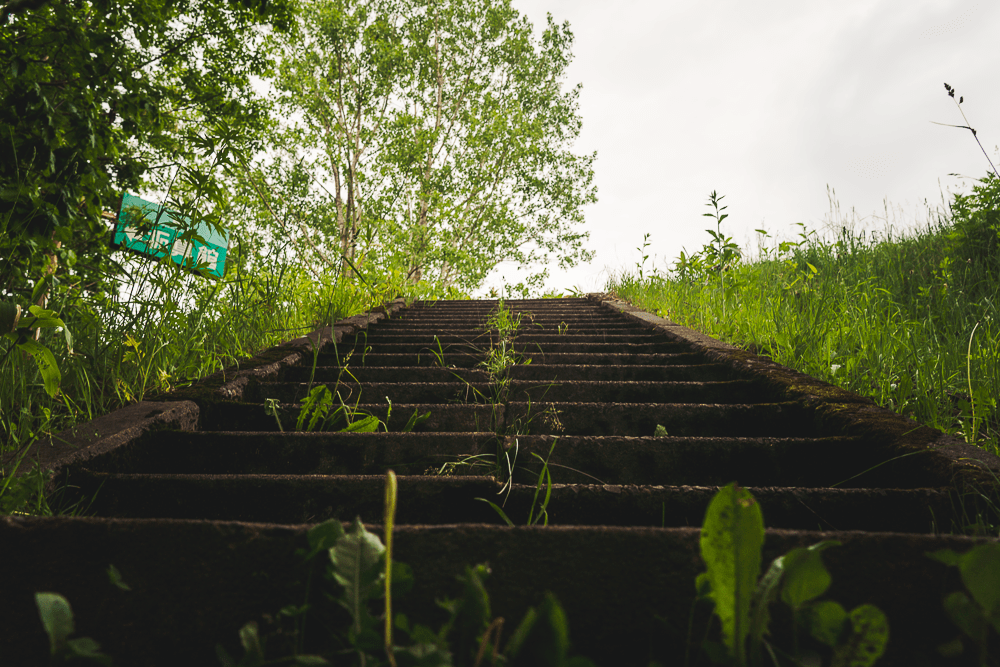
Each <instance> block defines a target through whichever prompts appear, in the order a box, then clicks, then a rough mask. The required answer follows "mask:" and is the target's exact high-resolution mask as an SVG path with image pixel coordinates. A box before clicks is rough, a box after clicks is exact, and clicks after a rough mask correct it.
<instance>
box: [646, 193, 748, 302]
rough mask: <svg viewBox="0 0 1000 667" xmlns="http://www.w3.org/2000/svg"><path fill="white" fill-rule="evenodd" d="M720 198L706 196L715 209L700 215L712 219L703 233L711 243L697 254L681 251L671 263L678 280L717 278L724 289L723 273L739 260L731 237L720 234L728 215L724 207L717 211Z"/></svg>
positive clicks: (739, 253)
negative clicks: (713, 222)
mask: <svg viewBox="0 0 1000 667" xmlns="http://www.w3.org/2000/svg"><path fill="white" fill-rule="evenodd" d="M723 199H725V196H722V197H720V196H718V195H717V194H716V193H715V191H714V190H713V191H712V193H711V194H710V195H709V198H708V205H709V206H711V207H713V208H714V209H715V210H714V212H712V213H703V214H702V215H703V216H705V217H708V218H715V229H706V230H705V231H706V232H708V234H709V236H711V237H712V241H711V242H710V243H706V244H705V245H704V246H703V247H702V249H701V250H700V251H699V252H696V253H692V254H690V255H688V254H686V251H685V250H682V251H681V253H680V255H678V257H677V261H676V262H675V263H674V272H675V273H676V274H677V275H678V277H679V278H681V279H682V280H703V281H706V282H707V281H709V280H710V279H712V278H715V277H718V278H719V280H720V283H721V284H722V286H723V288H724V287H725V275H724V272H725V271H729V270H731V269H732V268H733V267H734V266H736V265H737V264H738V263H739V261H740V259H741V257H742V252H741V251H740V247H739V246H738V245H737V244H736V243H734V242H733V238H732V237H731V236H726V235H725V234H723V233H722V221H723V220H725V219H726V218H728V217H729V214H728V213H723V212H722V211H725V210H726V209H727V208H728V207H727V206H723V207H722V208H719V202H720V201H722V200H723ZM647 236H648V234H647ZM645 247H646V244H644V245H643V250H645ZM642 259H643V261H645V260H646V257H645V256H644V257H643V258H642ZM642 280H643V274H642V271H641V270H640V271H639V281H640V283H641V282H642Z"/></svg>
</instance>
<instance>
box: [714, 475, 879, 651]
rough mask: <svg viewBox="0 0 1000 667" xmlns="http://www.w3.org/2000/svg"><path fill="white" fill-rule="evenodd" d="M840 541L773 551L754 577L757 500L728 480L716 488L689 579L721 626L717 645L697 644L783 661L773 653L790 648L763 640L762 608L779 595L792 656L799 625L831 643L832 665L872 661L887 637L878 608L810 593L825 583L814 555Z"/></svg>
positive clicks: (766, 618) (759, 536)
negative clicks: (699, 567) (789, 623)
mask: <svg viewBox="0 0 1000 667" xmlns="http://www.w3.org/2000/svg"><path fill="white" fill-rule="evenodd" d="M839 544H840V543H839V542H837V541H836V540H827V541H824V542H820V543H818V544H814V545H812V546H810V547H806V548H799V549H793V550H792V551H789V552H788V553H787V554H785V555H784V556H780V557H778V558H776V559H775V560H774V561H773V562H772V563H771V566H770V567H769V568H768V570H767V572H766V573H765V574H764V576H763V577H761V578H760V579H759V580H758V576H759V573H760V564H761V550H762V548H763V546H764V519H763V515H762V513H761V511H760V506H759V505H758V504H757V502H756V500H755V499H754V497H753V495H752V494H750V492H749V491H747V490H746V489H743V488H740V487H739V486H737V485H736V483H735V482H734V483H732V484H729V485H727V486H725V487H724V488H722V489H720V490H719V492H718V493H717V494H716V495H715V497H714V498H713V499H712V501H711V503H710V504H709V507H708V511H707V512H706V514H705V522H704V524H703V525H702V529H701V554H702V559H703V560H704V561H705V565H706V571H705V572H704V573H702V574H700V575H699V576H698V579H697V581H696V582H695V586H696V589H697V590H698V596H699V598H701V599H705V600H709V601H710V602H711V603H712V606H713V610H714V614H715V616H717V617H718V618H719V621H720V623H721V626H722V640H723V641H722V643H721V644H719V643H714V642H705V643H704V644H703V649H704V650H705V652H706V654H707V655H708V657H709V658H710V659H711V660H712V661H713V662H715V663H716V664H727V665H729V664H732V665H736V666H737V667H743V666H744V665H750V664H754V665H757V664H760V662H761V651H762V649H766V650H767V652H768V655H769V656H770V658H771V660H772V662H773V663H774V664H775V665H780V664H782V663H781V662H780V661H779V657H778V654H780V655H781V656H783V657H785V658H788V657H789V655H788V654H787V653H786V652H784V651H781V650H780V649H778V648H777V647H775V646H772V645H771V643H770V642H768V640H767V639H765V637H766V636H767V635H768V632H769V630H768V626H769V624H770V611H769V607H770V605H771V603H772V602H774V601H775V600H776V599H777V598H778V597H780V598H781V600H782V602H784V603H785V604H786V605H787V606H788V607H789V608H790V609H791V611H792V615H793V623H794V627H793V638H794V646H793V647H792V654H791V657H792V658H793V659H794V660H796V661H800V660H801V659H802V655H801V652H800V649H799V641H798V637H799V629H800V628H804V629H806V630H807V631H808V633H809V634H810V635H811V636H812V637H813V638H814V639H816V640H818V641H819V642H821V643H823V644H825V645H827V646H829V647H830V648H831V649H832V663H831V664H832V665H833V666H835V667H846V666H847V665H851V666H858V667H868V666H870V665H872V664H874V663H875V661H876V660H877V659H878V658H879V656H881V655H882V653H883V652H884V650H885V646H886V643H887V641H888V637H889V626H888V622H887V620H886V618H885V615H884V614H883V613H882V611H881V610H879V609H878V608H877V607H874V606H872V605H867V604H864V605H860V606H858V607H855V608H854V609H853V610H851V611H850V612H847V611H846V610H844V608H843V607H842V606H841V605H840V604H839V603H837V602H834V601H832V600H818V599H817V598H819V597H820V596H821V595H823V594H824V593H825V592H826V590H827V589H828V588H829V586H830V583H831V577H830V573H829V572H828V571H827V570H826V568H825V566H824V565H823V562H822V559H821V554H822V552H823V551H824V550H825V549H828V548H830V547H832V546H837V545H839ZM748 642H749V646H748Z"/></svg>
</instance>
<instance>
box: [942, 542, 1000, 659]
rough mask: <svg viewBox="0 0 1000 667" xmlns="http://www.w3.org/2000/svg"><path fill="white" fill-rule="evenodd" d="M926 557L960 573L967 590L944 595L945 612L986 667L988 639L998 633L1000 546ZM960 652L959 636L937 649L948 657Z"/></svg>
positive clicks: (978, 547) (943, 550)
mask: <svg viewBox="0 0 1000 667" xmlns="http://www.w3.org/2000/svg"><path fill="white" fill-rule="evenodd" d="M927 555H928V556H929V557H930V558H933V559H934V560H936V561H939V562H941V563H944V564H945V565H951V566H954V567H957V568H958V571H959V573H961V576H962V584H964V586H965V589H966V590H965V591H954V592H952V593H949V594H948V595H947V596H945V598H944V610H945V612H946V613H947V614H948V617H949V618H950V619H951V621H952V622H953V623H954V624H955V625H956V626H957V627H958V629H959V630H961V632H962V633H963V634H964V635H965V636H966V637H967V638H968V639H971V640H972V642H973V643H974V644H975V645H976V646H977V647H978V648H979V654H978V659H979V664H980V665H983V666H984V667H985V665H987V664H989V663H988V652H987V647H988V644H989V636H990V635H991V634H994V633H995V634H994V636H995V635H996V634H1000V544H995V543H994V544H979V545H976V546H974V547H972V548H971V549H969V550H968V551H966V552H965V553H964V554H956V553H955V552H954V551H952V550H951V549H942V550H940V551H935V552H933V553H928V554H927ZM970 595H971V597H970ZM991 628H992V630H993V633H991V632H990V630H991ZM963 649H964V646H963V643H962V637H961V636H959V637H957V638H956V639H955V640H954V641H953V642H950V643H948V644H945V645H943V646H941V647H940V648H939V649H938V650H939V651H940V652H941V653H942V654H943V655H946V656H949V655H957V654H961V653H962V651H963Z"/></svg>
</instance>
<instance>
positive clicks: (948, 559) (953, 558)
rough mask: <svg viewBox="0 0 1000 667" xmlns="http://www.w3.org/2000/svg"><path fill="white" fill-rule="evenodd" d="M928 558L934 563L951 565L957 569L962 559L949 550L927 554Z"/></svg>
mask: <svg viewBox="0 0 1000 667" xmlns="http://www.w3.org/2000/svg"><path fill="white" fill-rule="evenodd" d="M927 557H928V558H933V559H934V560H936V561H939V562H941V563H944V564H945V565H953V566H955V567H958V565H959V564H960V563H961V562H962V557H961V556H960V555H958V554H957V553H955V552H954V551H952V550H951V549H941V550H940V551H934V552H930V553H928V554H927Z"/></svg>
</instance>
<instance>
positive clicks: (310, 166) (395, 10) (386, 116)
mask: <svg viewBox="0 0 1000 667" xmlns="http://www.w3.org/2000/svg"><path fill="white" fill-rule="evenodd" d="M300 16H301V17H302V31H301V32H300V33H296V34H295V35H293V36H292V37H291V38H290V39H289V40H288V41H287V43H286V44H285V49H286V53H287V54H288V55H287V56H286V58H285V59H284V60H283V62H282V65H281V68H280V76H279V77H278V79H277V85H278V88H279V90H280V93H281V104H282V108H283V109H284V110H285V112H286V113H287V114H289V115H292V114H298V117H299V118H300V119H301V120H300V121H296V122H295V123H294V124H291V125H289V127H287V128H286V129H285V131H284V132H283V138H282V139H281V140H280V141H279V142H278V147H279V148H280V150H281V155H280V157H279V159H278V161H277V162H275V165H274V169H273V170H271V173H272V177H271V180H272V181H273V182H275V183H281V184H282V188H293V189H294V191H295V193H296V195H295V196H296V198H297V200H299V201H301V202H302V205H303V206H304V207H306V208H305V211H306V212H307V215H304V216H302V217H301V218H299V219H300V220H301V221H302V224H305V222H304V221H305V220H308V221H309V226H310V227H311V228H312V230H313V233H318V234H320V235H322V237H323V238H324V239H326V240H327V241H328V243H329V244H330V245H332V246H335V247H338V248H339V250H340V253H341V254H342V255H343V256H344V257H346V258H348V259H349V260H350V261H351V262H353V264H354V265H355V266H356V267H358V268H359V269H360V270H361V271H365V269H366V267H367V266H370V265H372V264H373V263H374V264H375V265H383V266H389V267H393V268H394V269H396V270H399V271H401V272H402V273H403V274H405V276H406V278H407V279H408V280H411V281H414V282H415V281H418V280H421V279H428V278H433V279H434V280H436V281H437V282H440V283H441V284H443V285H446V286H447V285H455V286H458V287H460V288H462V289H472V288H475V287H477V286H479V285H480V284H481V283H482V281H483V280H484V279H485V277H486V275H487V274H488V273H489V271H490V270H491V269H492V268H493V267H494V266H496V264H497V263H498V262H500V261H514V262H517V263H518V264H519V265H521V266H523V267H531V266H535V265H539V264H544V263H545V262H546V261H548V259H549V258H555V259H558V261H559V263H560V265H561V266H570V265H573V264H575V263H577V262H579V261H587V260H588V259H589V258H590V257H591V253H589V252H587V251H586V250H584V249H583V246H582V242H583V241H584V240H585V239H586V237H587V234H586V233H585V232H580V231H578V230H577V227H578V226H579V225H580V224H581V223H582V222H583V213H582V208H583V206H585V205H587V204H589V203H592V202H594V201H596V190H595V188H594V185H593V161H594V159H595V155H583V156H580V155H575V154H574V153H573V152H572V151H571V146H572V143H573V141H574V140H575V138H576V137H577V135H578V134H579V131H580V127H581V121H580V118H579V116H578V113H577V104H578V102H577V99H578V96H579V90H580V87H579V86H577V87H575V88H573V89H571V90H569V91H564V90H563V89H562V83H561V81H562V79H563V78H564V74H565V71H566V67H567V66H568V64H569V62H570V60H571V57H572V56H571V53H570V49H571V47H572V42H573V35H572V33H571V32H570V30H569V26H568V25H566V24H564V25H558V24H555V23H554V22H553V21H552V20H551V18H550V19H549V23H548V25H547V26H546V27H545V28H544V31H543V33H542V37H541V40H538V39H536V38H535V37H534V35H533V33H532V27H531V25H530V23H529V22H528V21H527V20H526V19H525V18H524V17H523V16H521V15H520V14H519V13H518V12H517V10H515V9H514V8H513V7H512V6H511V3H510V1H509V0H502V1H500V2H495V1H488V0H475V1H473V2H451V1H449V2H444V3H440V2H438V3H428V2H427V1H426V0H367V1H364V2H345V1H343V0H303V2H302V3H301V5H300ZM344 82H349V85H344ZM321 184H322V185H321ZM545 273H546V269H544V267H543V268H542V270H541V271H540V272H536V273H535V274H533V275H532V276H531V277H530V278H529V279H528V280H527V285H524V284H522V285H521V287H524V289H528V288H529V287H532V286H534V287H538V286H539V285H540V281H541V279H543V278H544V275H545Z"/></svg>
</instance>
